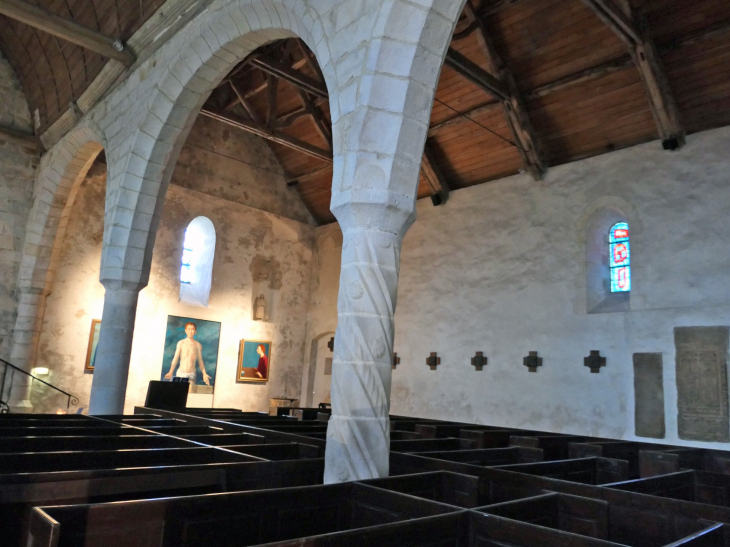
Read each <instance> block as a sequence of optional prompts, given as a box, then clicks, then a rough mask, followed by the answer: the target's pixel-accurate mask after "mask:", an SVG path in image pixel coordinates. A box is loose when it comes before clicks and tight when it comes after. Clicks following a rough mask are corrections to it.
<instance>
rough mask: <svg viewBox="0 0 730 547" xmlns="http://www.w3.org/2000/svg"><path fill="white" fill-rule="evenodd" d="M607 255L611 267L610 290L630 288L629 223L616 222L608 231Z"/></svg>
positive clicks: (622, 290)
mask: <svg viewBox="0 0 730 547" xmlns="http://www.w3.org/2000/svg"><path fill="white" fill-rule="evenodd" d="M608 247H609V248H608V256H609V267H610V269H611V292H629V291H630V290H631V249H630V246H629V225H628V224H627V223H626V222H617V223H616V224H614V225H613V226H612V227H611V230H609V232H608Z"/></svg>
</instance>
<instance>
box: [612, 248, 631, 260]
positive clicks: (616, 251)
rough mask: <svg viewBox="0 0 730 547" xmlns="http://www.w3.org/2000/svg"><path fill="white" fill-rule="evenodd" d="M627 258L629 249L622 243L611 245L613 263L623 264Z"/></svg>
mask: <svg viewBox="0 0 730 547" xmlns="http://www.w3.org/2000/svg"><path fill="white" fill-rule="evenodd" d="M628 258H629V250H628V249H627V248H626V245H624V244H623V243H618V244H616V245H614V247H613V263H614V264H623V263H624V262H626V260H627V259H628Z"/></svg>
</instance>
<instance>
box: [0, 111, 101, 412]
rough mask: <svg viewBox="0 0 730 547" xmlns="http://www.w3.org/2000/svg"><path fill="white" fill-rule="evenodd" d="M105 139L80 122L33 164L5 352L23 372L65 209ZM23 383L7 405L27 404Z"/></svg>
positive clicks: (30, 361)
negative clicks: (13, 314)
mask: <svg viewBox="0 0 730 547" xmlns="http://www.w3.org/2000/svg"><path fill="white" fill-rule="evenodd" d="M104 142H105V140H104V136H103V133H102V132H101V131H100V130H99V128H98V127H96V126H95V125H94V124H93V123H91V122H84V123H82V124H80V125H79V126H77V127H75V128H74V129H73V130H72V131H71V132H70V133H68V134H67V135H66V136H65V137H64V138H63V140H62V141H61V142H60V143H59V144H57V145H56V146H55V147H54V148H53V149H52V150H51V151H50V152H49V153H48V154H46V155H45V156H44V157H43V159H42V161H41V165H40V167H39V169H38V175H37V178H36V187H35V189H34V193H33V195H34V196H33V204H32V206H31V211H30V215H29V216H28V223H27V225H26V232H25V242H24V243H23V254H22V257H21V263H20V268H19V271H18V314H17V316H16V320H15V328H14V329H13V343H12V348H11V354H10V359H11V362H12V363H13V364H14V365H16V366H18V367H20V368H22V369H23V370H26V371H27V372H30V369H31V368H32V367H33V365H34V363H35V352H36V345H37V342H38V336H39V334H40V328H41V323H42V320H43V313H44V311H45V301H46V297H47V296H48V295H49V294H50V293H51V291H52V290H53V282H54V280H55V273H56V270H57V268H58V261H59V259H60V255H61V251H62V247H63V240H64V237H65V234H66V226H67V225H68V218H69V214H70V212H71V209H72V208H73V204H74V200H75V198H76V194H77V192H78V189H79V187H80V186H81V183H82V182H83V181H84V179H85V178H86V174H87V173H88V171H89V169H90V168H91V165H92V164H93V163H94V160H95V159H96V157H97V156H98V155H99V153H101V151H102V150H103V149H104ZM28 386H29V384H28V385H26V383H25V381H24V379H22V378H20V375H18V377H17V378H15V379H14V381H13V390H12V393H11V396H10V399H11V401H10V405H11V407H14V408H16V409H22V408H24V407H28V406H29V405H30V403H29V402H28V399H27V395H28V393H27V388H28Z"/></svg>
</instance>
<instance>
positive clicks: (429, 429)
mask: <svg viewBox="0 0 730 547" xmlns="http://www.w3.org/2000/svg"><path fill="white" fill-rule="evenodd" d="M462 429H468V430H472V431H492V430H495V429H500V428H498V427H494V426H490V425H471V424H433V423H421V424H418V423H417V424H415V428H414V431H415V432H416V433H419V434H420V435H421V438H422V439H443V438H445V437H459V436H460V432H461V430H462Z"/></svg>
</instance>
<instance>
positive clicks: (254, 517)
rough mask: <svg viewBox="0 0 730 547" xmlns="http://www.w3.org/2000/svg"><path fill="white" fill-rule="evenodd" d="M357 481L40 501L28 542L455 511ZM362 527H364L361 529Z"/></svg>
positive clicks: (187, 536) (173, 537)
mask: <svg viewBox="0 0 730 547" xmlns="http://www.w3.org/2000/svg"><path fill="white" fill-rule="evenodd" d="M456 511H457V509H456V508H454V507H452V506H449V505H444V504H440V503H437V502H433V501H428V500H423V499H419V498H415V497H411V496H403V495H400V494H397V493H394V492H390V491H387V490H383V489H379V488H374V487H372V486H367V485H363V484H357V483H343V484H334V485H327V486H312V487H304V488H290V489H287V490H284V491H279V492H276V491H271V490H268V491H248V492H238V493H231V494H216V495H202V496H186V497H174V498H166V499H156V500H145V501H131V502H124V503H105V504H94V505H73V506H63V507H41V508H35V509H34V510H33V512H32V515H31V521H30V534H29V536H28V543H27V547H40V546H43V547H61V546H67V545H85V547H94V546H97V545H98V546H102V545H103V546H104V547H108V546H109V545H114V546H115V547H127V546H132V545H134V546H139V545H145V546H147V547H156V546H160V547H162V545H163V539H164V545H165V547H173V546H178V545H180V546H182V545H189V546H192V545H215V546H216V547H229V546H230V547H245V546H248V545H260V544H263V543H274V542H284V541H287V540H292V539H295V538H303V537H307V536H318V535H322V534H332V533H337V532H343V531H347V530H357V529H361V528H365V527H370V526H377V525H385V524H390V523H394V522H398V521H404V520H410V519H416V518H421V517H430V516H437V515H444V514H448V513H454V512H456ZM362 532H363V531H362V530H361V533H362Z"/></svg>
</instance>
